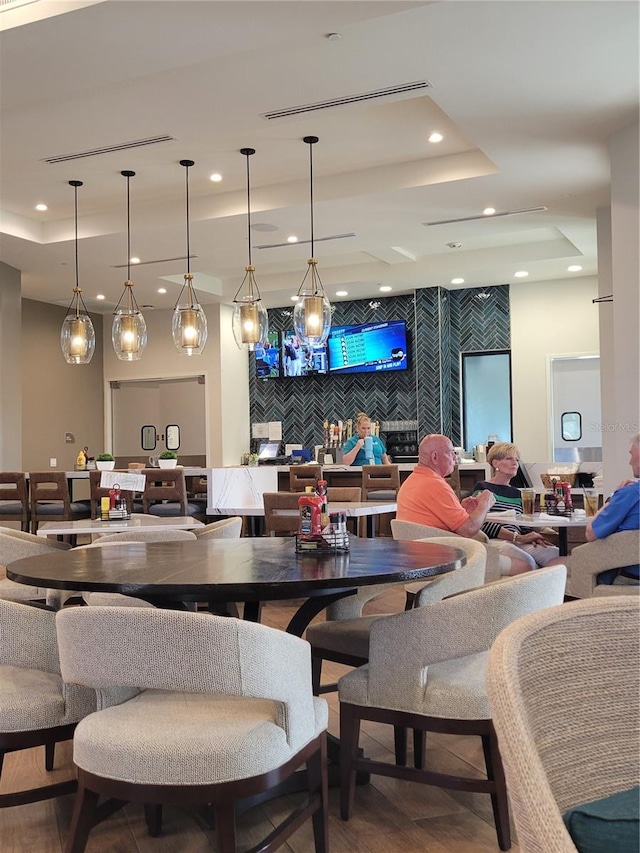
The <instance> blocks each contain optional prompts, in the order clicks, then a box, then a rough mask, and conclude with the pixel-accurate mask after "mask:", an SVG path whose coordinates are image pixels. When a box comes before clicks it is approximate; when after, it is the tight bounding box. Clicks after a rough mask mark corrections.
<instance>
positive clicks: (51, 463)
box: [49, 456, 58, 468]
mask: <svg viewBox="0 0 640 853" xmlns="http://www.w3.org/2000/svg"><path fill="white" fill-rule="evenodd" d="M57 467H58V460H57V459H56V457H55V456H52V457H51V459H49V468H57Z"/></svg>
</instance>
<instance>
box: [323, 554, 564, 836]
mask: <svg viewBox="0 0 640 853" xmlns="http://www.w3.org/2000/svg"><path fill="white" fill-rule="evenodd" d="M565 580H566V569H565V567H564V566H552V567H549V568H546V569H540V570H539V571H536V572H528V573H526V574H523V575H519V576H517V577H514V578H508V579H504V580H502V581H499V582H497V583H493V584H488V585H487V586H483V587H481V588H480V589H474V590H471V591H470V592H466V593H464V594H463V595H459V596H454V597H453V598H449V599H447V600H446V601H436V602H434V603H433V604H431V605H429V607H419V608H417V609H415V610H409V611H405V612H404V613H398V614H395V615H393V616H385V617H383V618H382V619H376V620H375V621H374V622H373V624H372V625H371V631H370V641H369V663H368V665H366V666H362V667H360V668H359V669H356V670H354V671H353V672H349V673H348V674H347V675H344V676H343V677H342V678H341V679H340V681H339V682H338V691H339V694H340V741H341V750H340V768H341V813H342V817H343V819H345V820H348V819H349V817H350V816H351V813H352V810H353V799H354V785H355V775H356V772H359V771H362V772H365V773H366V772H369V773H374V774H379V775H383V776H391V777H393V778H396V779H405V780H407V781H415V782H422V783H426V784H429V785H438V786H440V787H447V788H453V789H456V788H457V789H462V790H465V791H477V792H483V793H489V794H490V795H491V801H492V806H493V813H494V818H495V824H496V832H497V836H498V844H499V845H500V848H501V849H502V850H508V849H509V847H510V846H511V840H510V830H509V814H508V806H507V794H506V788H505V784H504V775H503V772H502V767H501V762H500V755H499V752H498V745H497V740H496V737H495V732H494V729H493V724H492V722H491V711H490V709H489V703H488V700H487V696H486V691H485V683H484V682H485V679H484V670H485V664H486V659H487V653H488V650H489V648H490V647H491V644H492V643H493V642H494V640H495V638H496V636H497V635H498V634H499V633H500V631H501V630H502V629H503V628H505V627H506V626H507V625H509V624H510V623H511V622H514V621H515V620H516V619H518V618H519V617H520V616H524V615H525V614H527V613H531V612H534V611H536V610H542V609H543V608H545V607H551V606H552V605H554V604H560V603H561V602H562V600H563V596H564V586H565ZM361 720H374V721H376V722H381V723H388V724H391V725H393V726H395V727H402V728H412V729H419V730H423V731H437V732H443V733H449V734H457V735H461V734H464V735H470V734H473V735H477V736H480V737H481V738H482V745H483V749H484V756H485V762H486V764H487V779H470V778H468V777H465V778H461V777H457V776H444V775H443V774H441V773H438V772H434V771H431V770H429V769H423V768H415V767H412V768H409V767H401V766H398V765H397V764H395V765H389V764H387V763H383V762H379V761H372V760H370V759H366V758H360V757H359V756H358V740H359V731H360V722H361ZM547 853H549V851H547Z"/></svg>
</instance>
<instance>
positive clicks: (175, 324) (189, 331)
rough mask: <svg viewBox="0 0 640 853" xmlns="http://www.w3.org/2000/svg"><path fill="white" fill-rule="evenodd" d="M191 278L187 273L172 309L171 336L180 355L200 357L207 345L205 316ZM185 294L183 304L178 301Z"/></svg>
mask: <svg viewBox="0 0 640 853" xmlns="http://www.w3.org/2000/svg"><path fill="white" fill-rule="evenodd" d="M192 279H193V276H192V275H191V274H190V273H187V274H186V275H185V277H184V285H183V288H182V291H181V293H180V296H179V297H178V302H177V303H176V307H175V308H174V309H173V318H172V320H171V334H172V335H173V343H174V346H175V348H176V349H177V350H178V352H179V353H180V354H181V355H200V353H201V352H202V350H203V349H204V346H205V344H206V343H207V315H206V314H205V313H204V311H203V309H202V306H201V305H200V304H199V302H198V300H197V298H196V295H195V293H194V291H193V285H192V284H191V281H192ZM185 292H186V299H185V302H184V303H183V304H182V305H181V304H180V299H181V297H182V294H183V293H185Z"/></svg>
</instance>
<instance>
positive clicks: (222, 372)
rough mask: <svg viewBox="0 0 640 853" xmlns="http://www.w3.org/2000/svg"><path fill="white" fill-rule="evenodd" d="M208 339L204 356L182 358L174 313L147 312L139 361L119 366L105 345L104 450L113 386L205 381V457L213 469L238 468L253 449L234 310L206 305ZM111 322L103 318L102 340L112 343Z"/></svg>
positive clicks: (243, 356)
mask: <svg viewBox="0 0 640 853" xmlns="http://www.w3.org/2000/svg"><path fill="white" fill-rule="evenodd" d="M203 307H204V309H205V313H206V315H207V323H208V329H209V334H208V339H207V345H206V347H205V348H204V351H203V353H202V355H199V356H186V355H180V354H179V353H178V352H177V350H176V349H175V347H174V345H173V340H172V337H171V315H172V312H171V311H151V310H149V311H146V312H144V316H145V321H146V323H147V346H146V349H145V351H144V353H143V355H142V358H141V359H140V360H139V361H132V362H124V361H119V360H118V359H117V358H116V355H115V353H114V351H113V347H111V346H110V345H105V352H104V381H105V425H106V426H105V429H106V434H105V444H107V446H110V444H111V442H110V435H109V431H110V424H111V410H110V405H111V404H110V394H109V382H111V381H113V380H117V379H120V380H126V379H167V378H170V377H176V376H195V375H204V377H205V389H206V413H205V415H206V433H207V436H206V446H207V450H206V455H207V465H208V466H209V467H221V466H223V465H232V464H237V463H238V462H239V459H240V454H241V453H244V452H246V451H247V450H248V449H249V371H248V368H247V354H246V353H245V352H244V351H240V350H238V348H237V346H236V344H235V341H234V339H233V334H232V332H231V309H230V308H228V307H227V306H219V305H205V306H203ZM111 322H112V316H111V315H110V314H109V315H106V316H105V317H104V338H105V341H110V340H111Z"/></svg>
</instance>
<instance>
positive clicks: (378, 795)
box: [0, 590, 518, 853]
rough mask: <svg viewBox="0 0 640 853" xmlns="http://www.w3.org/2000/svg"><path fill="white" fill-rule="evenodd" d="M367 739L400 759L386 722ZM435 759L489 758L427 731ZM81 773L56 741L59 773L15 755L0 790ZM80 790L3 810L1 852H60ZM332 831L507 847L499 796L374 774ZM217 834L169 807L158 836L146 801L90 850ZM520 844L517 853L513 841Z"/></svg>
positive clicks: (210, 843)
mask: <svg viewBox="0 0 640 853" xmlns="http://www.w3.org/2000/svg"><path fill="white" fill-rule="evenodd" d="M403 603H404V596H403V594H402V593H401V591H399V590H397V591H390V592H388V593H386V594H385V596H384V597H383V598H382V599H378V601H376V602H375V603H374V604H371V605H369V609H368V611H367V612H376V611H377V612H394V611H397V610H401V609H402V607H403ZM293 610H294V609H293V607H292V606H276V605H269V606H267V607H265V608H264V613H263V620H262V621H263V622H264V623H266V624H269V625H272V626H275V627H283V626H284V625H286V623H287V622H288V621H289V618H290V616H291V615H292V613H293ZM325 670H326V672H325V675H326V680H335V678H336V676H339V675H340V674H341V673H342V672H346V671H347V670H346V669H345V668H344V667H340V666H337V665H331V664H325ZM326 698H327V700H328V701H329V705H330V722H329V729H330V731H332V732H334V733H336V734H337V732H338V711H337V709H338V701H337V695H336V694H335V693H329V694H326ZM361 745H362V746H363V747H364V750H365V753H366V754H367V755H369V756H375V757H379V758H382V759H384V760H386V759H392V758H393V732H392V730H391V729H390V728H389V727H387V726H383V725H380V724H373V723H368V724H363V736H362V739H361ZM427 748H428V755H427V761H428V763H429V766H432V767H433V768H434V769H438V770H441V771H448V772H455V773H460V774H469V775H474V774H477V775H479V776H482V775H483V771H484V762H483V759H482V749H481V745H480V740H479V738H464V737H451V736H445V735H429V737H428V740H427ZM72 772H73V765H72V761H71V744H70V743H65V744H60V745H58V747H57V748H56V764H55V770H54V771H53V772H52V773H50V774H47V773H46V772H45V771H44V748H42V747H41V748H39V749H31V750H25V751H22V752H19V753H13V754H10V755H8V756H7V757H6V758H5V762H4V769H3V773H2V780H1V784H0V790H2V791H3V792H4V791H10V790H17V789H19V788H20V787H24V786H35V785H39V784H46V783H47V782H49V781H57V780H59V779H64V778H67V777H68V776H69V775H70V774H71V773H72ZM291 802H292V799H291V798H289V799H287V798H284V799H280V800H274V801H272V802H270V803H268V804H266V805H264V806H261V807H258V808H256V809H254V810H253V811H251V812H249V813H247V814H245V815H243V816H242V817H241V818H239V820H238V830H239V833H240V841H241V844H242V847H241V849H245V848H248V847H251V846H252V845H253V844H255V843H256V842H257V841H258V840H259V839H260V838H261V837H263V836H264V835H266V834H267V832H268V830H269V827H270V826H271V824H272V822H274V821H277V820H278V819H279V816H280V815H281V814H283V813H285V810H286V809H287V808H288V807H289V805H290V803H291ZM72 806H73V797H71V796H69V797H61V798H59V799H57V800H48V801H45V802H42V803H33V804H31V805H27V806H17V807H14V808H10V809H2V810H0V851H2V853H27V851H28V852H29V853H61V852H62V851H63V850H64V844H65V840H66V838H67V834H68V829H69V823H70V820H71V810H72ZM329 833H330V835H329V838H330V849H331V853H425V851H428V853H496V851H498V850H499V848H498V844H497V840H496V835H495V830H494V827H493V818H492V814H491V803H490V800H489V796H488V795H486V794H469V793H464V792H457V791H450V792H449V791H444V790H441V789H438V788H434V787H430V786H427V785H416V784H411V783H408V782H402V781H399V780H394V779H385V778H382V777H372V781H371V784H369V785H366V786H360V787H358V788H357V793H356V805H355V810H354V816H353V817H352V818H351V820H350V821H349V822H347V823H345V822H343V821H342V820H341V819H340V815H339V808H338V791H337V789H332V790H331V791H330V816H329ZM215 849H216V842H215V833H214V832H213V831H211V830H210V829H208V828H207V826H206V824H205V821H204V816H203V815H202V814H201V813H198V812H197V811H188V810H185V809H179V808H169V807H167V808H165V810H164V819H163V834H162V836H161V837H160V838H150V837H149V836H148V834H147V830H146V824H145V821H144V815H143V812H142V807H140V806H127V807H126V808H124V809H122V810H121V811H119V812H117V813H116V814H115V815H113V816H112V817H110V818H108V819H107V820H106V821H104V822H103V823H102V824H100V825H99V826H97V827H95V828H94V829H93V831H92V833H91V835H90V837H89V844H88V846H87V851H88V853H199V851H207V850H215ZM281 849H282V850H283V851H290V852H291V853H313V838H312V834H311V825H310V823H309V822H308V823H307V824H306V825H305V826H303V827H302V828H301V829H300V830H299V831H298V832H297V833H296V834H295V835H294V836H292V838H291V839H290V841H289V844H288V845H286V846H284V847H282V848H281ZM512 850H513V851H514V853H517V851H518V847H517V844H516V843H514V845H513V847H512Z"/></svg>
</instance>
